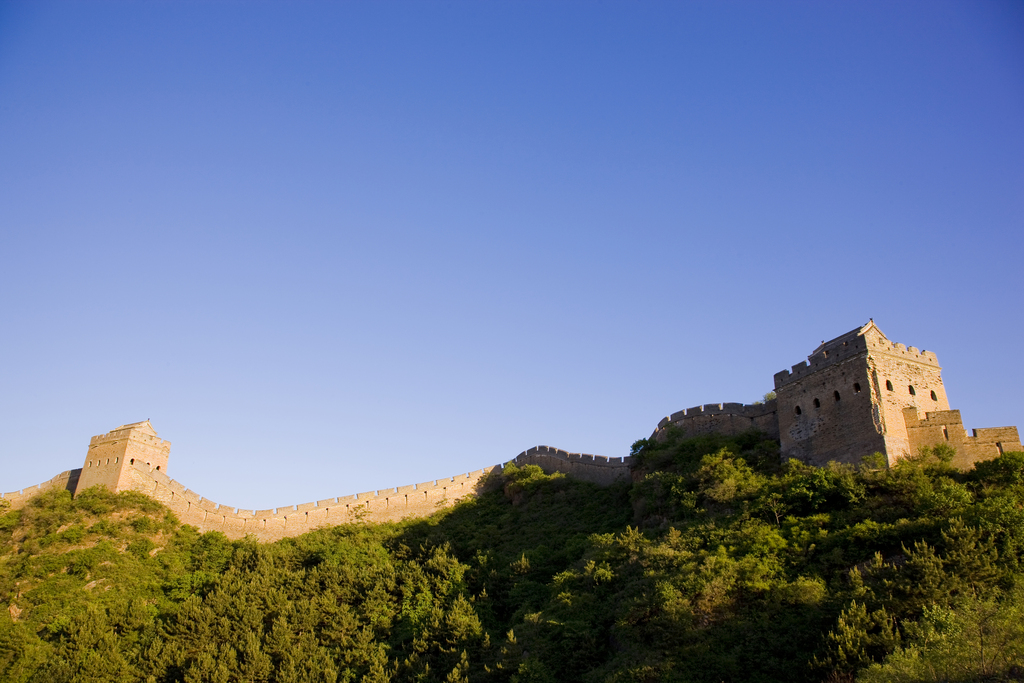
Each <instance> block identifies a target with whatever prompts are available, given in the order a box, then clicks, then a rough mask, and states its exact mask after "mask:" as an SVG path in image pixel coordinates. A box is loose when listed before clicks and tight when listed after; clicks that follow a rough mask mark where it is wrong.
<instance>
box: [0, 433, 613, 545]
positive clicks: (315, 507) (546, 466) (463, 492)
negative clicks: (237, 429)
mask: <svg viewBox="0 0 1024 683" xmlns="http://www.w3.org/2000/svg"><path fill="white" fill-rule="evenodd" d="M629 461H630V458H606V457H603V456H599V455H588V454H584V453H568V452H567V451H563V450H559V449H557V448H551V447H549V446H536V447H534V448H531V449H529V450H527V451H523V452H522V453H520V454H519V455H518V456H516V457H515V459H514V460H513V461H512V462H515V463H516V464H517V465H520V466H522V465H539V466H540V467H541V468H542V469H543V470H544V471H545V472H548V473H553V472H564V473H565V474H566V475H568V476H570V477H572V478H575V479H580V480H582V481H589V482H592V483H595V484H600V485H608V484H611V483H612V482H615V481H620V480H628V479H629ZM501 470H502V465H495V466H493V467H486V468H484V469H481V470H476V471H475V472H468V473H466V474H460V475H458V476H455V477H448V478H445V479H437V480H434V481H428V482H424V483H422V484H412V485H409V486H399V487H397V488H393V489H391V488H389V489H381V490H378V491H367V492H365V493H357V494H354V495H346V496H338V497H337V498H326V499H324V500H318V501H315V502H310V503H302V504H299V505H289V506H287V507H278V508H268V509H265V510H244V509H238V508H234V507H231V506H225V505H220V504H218V503H216V502H214V501H212V500H209V499H207V498H204V497H203V496H202V495H200V494H198V493H196V492H195V491H192V490H189V489H188V488H186V487H185V486H184V485H183V484H181V483H179V482H177V481H175V480H174V479H171V478H170V477H168V476H167V475H166V474H165V473H164V472H163V471H162V470H157V469H156V466H155V465H154V466H153V467H152V468H151V467H150V466H148V465H146V464H145V462H144V461H142V460H139V459H136V460H135V461H134V462H132V461H131V459H129V461H128V462H127V463H126V464H125V466H124V468H123V469H122V476H121V478H120V490H133V491H138V492H140V493H144V494H146V495H148V496H150V497H152V498H153V499H155V500H157V501H159V502H161V503H163V504H164V505H166V506H167V507H168V508H170V510H171V511H172V512H174V514H175V515H177V517H178V519H180V520H181V521H182V522H183V523H185V524H191V525H193V526H195V527H197V528H198V529H199V530H200V531H204V532H206V531H220V532H222V533H224V534H225V535H226V536H227V537H228V538H231V539H239V538H244V537H245V536H248V535H252V536H254V537H255V538H257V539H258V540H260V541H276V540H279V539H282V538H286V537H291V536H298V535H300V534H304V533H306V532H307V531H312V530H313V529H319V528H323V527H330V526H337V525H339V524H350V523H356V522H373V523H380V522H397V521H399V520H402V519H407V518H410V517H425V516H427V515H430V514H433V513H434V512H437V511H438V510H440V509H443V508H446V507H451V506H452V505H454V504H456V503H458V502H459V501H461V500H464V499H466V498H467V497H470V496H475V495H478V494H479V493H481V492H482V491H484V490H485V487H486V485H487V480H488V476H489V475H490V474H491V473H494V472H496V473H499V474H500V472H501ZM80 472H81V470H71V471H69V472H62V473H61V474H59V475H57V476H56V477H54V478H53V479H51V480H50V481H48V482H46V483H44V484H40V485H39V486H32V487H29V488H27V489H24V490H23V491H15V492H12V493H6V494H4V495H3V498H4V499H6V500H9V501H10V502H11V504H12V507H14V508H18V507H22V506H24V504H25V503H26V502H27V501H28V500H29V499H31V498H32V497H33V496H36V495H38V494H39V493H42V492H43V491H45V490H48V489H50V488H53V487H55V486H60V487H63V488H66V489H68V490H70V491H75V490H76V484H77V483H78V474H79V473H80Z"/></svg>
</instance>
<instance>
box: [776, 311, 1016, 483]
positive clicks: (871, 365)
mask: <svg viewBox="0 0 1024 683" xmlns="http://www.w3.org/2000/svg"><path fill="white" fill-rule="evenodd" d="M941 370H942V368H941V367H939V362H938V359H937V358H936V357H935V354H934V353H932V352H930V351H918V350H917V349H915V348H914V347H913V346H911V347H909V348H908V347H906V346H904V345H903V344H897V343H893V342H891V341H889V339H888V338H886V336H885V335H884V334H883V333H882V331H881V330H879V329H878V327H876V326H875V323H874V321H872V322H869V323H868V324H867V325H864V326H863V327H859V328H857V329H855V330H851V331H849V332H847V333H846V334H844V335H841V336H839V337H836V338H835V339H833V340H831V341H827V342H823V343H822V344H821V346H819V347H818V348H817V349H815V350H814V353H812V354H811V355H810V356H808V358H807V361H806V362H803V363H800V364H798V365H794V366H793V368H792V370H791V371H790V370H783V371H782V372H779V373H776V375H775V393H776V395H777V396H778V416H779V418H778V419H779V440H780V442H781V445H782V454H783V456H784V457H790V458H797V459H799V460H803V461H805V462H809V463H811V464H815V465H824V464H825V463H827V462H828V461H830V460H835V461H838V462H847V463H859V462H860V461H861V458H863V457H864V456H865V455H869V454H871V453H875V452H880V453H884V454H885V455H886V457H887V459H888V462H889V464H890V465H892V464H894V463H895V461H896V460H898V459H899V458H903V457H906V456H907V455H908V454H911V453H916V452H917V450H918V449H919V448H920V447H921V446H935V445H937V444H939V443H943V442H948V443H949V445H950V446H953V447H954V448H955V449H956V450H957V457H956V460H955V461H954V464H957V465H959V466H969V463H971V462H976V461H978V460H987V459H989V458H994V457H997V456H998V455H1000V454H1001V453H1002V452H1004V451H1009V450H1020V448H1021V446H1020V436H1019V435H1018V433H1017V429H1016V427H1001V428H996V429H979V430H975V431H974V435H973V436H967V432H966V430H964V428H963V422H962V421H961V419H960V411H958V410H950V409H949V400H948V399H947V398H946V390H945V387H944V386H943V384H942V377H941ZM921 414H924V415H925V418H924V419H920V418H919V415H921Z"/></svg>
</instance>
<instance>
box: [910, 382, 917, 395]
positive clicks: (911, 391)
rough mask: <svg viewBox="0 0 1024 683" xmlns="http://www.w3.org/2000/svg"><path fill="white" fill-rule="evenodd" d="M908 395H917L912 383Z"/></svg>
mask: <svg viewBox="0 0 1024 683" xmlns="http://www.w3.org/2000/svg"><path fill="white" fill-rule="evenodd" d="M910 395H911V396H917V392H916V391H915V390H914V385H913V384H911V385H910Z"/></svg>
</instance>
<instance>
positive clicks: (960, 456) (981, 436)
mask: <svg viewBox="0 0 1024 683" xmlns="http://www.w3.org/2000/svg"><path fill="white" fill-rule="evenodd" d="M903 415H904V422H905V424H906V426H907V433H908V436H909V448H910V449H911V453H916V452H917V451H918V449H919V448H921V447H922V446H927V447H929V448H931V447H934V446H938V445H939V444H947V445H949V446H952V447H953V448H955V449H956V455H955V456H954V457H953V463H952V464H953V465H954V466H955V467H959V468H961V469H970V468H971V466H973V465H974V463H976V462H980V461H982V460H992V459H993V458H998V457H999V456H1000V455H1002V454H1003V453H1009V452H1011V451H1024V448H1022V447H1021V443H1020V434H1019V433H1018V432H1017V428H1016V427H989V428H983V429H975V430H974V431H973V434H972V435H971V436H968V435H967V430H966V429H964V423H963V420H962V419H961V418H960V411H959V410H940V411H936V412H930V413H926V414H925V418H924V419H923V420H922V419H919V418H918V412H917V409H916V408H905V409H904V411H903Z"/></svg>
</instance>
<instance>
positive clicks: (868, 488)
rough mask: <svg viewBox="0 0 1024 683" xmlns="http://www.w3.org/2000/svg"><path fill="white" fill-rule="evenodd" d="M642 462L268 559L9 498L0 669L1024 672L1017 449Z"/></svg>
mask: <svg viewBox="0 0 1024 683" xmlns="http://www.w3.org/2000/svg"><path fill="white" fill-rule="evenodd" d="M632 454H633V455H634V457H635V463H636V467H635V468H634V472H633V475H634V477H633V481H632V482H631V483H623V484H619V485H616V486H612V487H608V488H599V487H596V486H592V485H589V484H586V483H581V482H578V481H573V480H571V479H568V478H566V477H565V476H563V475H560V474H555V475H548V474H545V473H544V472H543V471H542V470H541V469H540V468H539V467H536V466H522V467H520V466H516V465H514V464H511V463H510V464H508V465H507V466H506V467H505V468H504V471H503V472H502V473H501V474H500V475H496V476H497V479H496V480H495V482H496V484H498V485H496V486H494V487H493V491H492V492H490V493H487V494H485V495H482V496H481V497H479V498H477V499H476V500H473V501H467V502H464V503H461V504H460V505H458V506H456V507H455V508H452V509H448V510H444V511H440V512H438V513H437V514H436V515H434V516H433V517H431V518H429V519H420V520H411V521H407V522H404V523H401V524H384V525H372V524H358V525H353V526H341V527H334V528H330V529H324V530H320V531H315V532H312V533H309V534H306V535H304V536H300V537H297V538H292V539H286V540H284V541H280V542H278V543H273V544H267V545H261V544H258V543H255V542H254V541H252V540H251V539H247V540H240V541H229V540H228V539H227V538H225V537H224V536H223V535H222V534H219V533H206V534H201V533H198V532H197V531H196V530H195V529H194V528H192V527H188V526H184V525H181V524H180V523H178V521H177V520H176V519H174V517H173V515H170V513H168V512H167V511H166V509H164V508H162V507H161V506H160V505H159V504H157V503H155V502H154V501H152V500H150V499H149V498H146V497H144V496H140V495H138V494H118V495H114V494H110V493H109V492H107V491H105V490H104V489H93V490H91V491H88V492H85V493H84V494H82V495H80V496H79V497H78V498H76V499H74V500H72V499H71V497H70V495H68V494H67V492H63V491H61V492H57V491H51V492H47V493H45V494H42V495H40V496H38V497H36V498H35V499H33V500H32V501H31V502H30V504H29V505H27V506H26V507H24V508H23V509H21V510H17V511H6V512H5V511H2V510H0V513H2V514H0V604H3V605H7V609H5V610H3V611H0V680H5V681H36V680H46V681H58V682H60V681H140V682H142V681H160V682H164V681H225V682H226V681H296V682H297V681H320V682H334V681H380V682H384V681H391V682H399V681H424V682H426V681H436V682H437V683H442V682H453V683H454V682H463V681H474V682H475V681H481V682H484V683H486V682H489V681H494V682H496V683H513V682H523V683H525V682H527V681H544V682H548V681H550V682H553V681H560V682H561V681H566V682H579V683H591V682H597V681H655V680H657V681H694V682H697V681H707V682H709V683H710V682H712V681H722V680H735V681H739V680H750V681H765V682H767V681H818V680H823V679H829V680H843V679H846V680H852V678H853V677H859V679H860V680H864V681H877V680H897V681H898V680H908V681H909V680H950V681H953V680H979V679H992V680H1000V677H1002V679H1007V680H1008V679H1010V678H1012V676H1016V675H1019V673H1020V672H1019V670H1017V669H1014V668H1013V667H1014V666H1015V663H1016V662H1019V661H1021V658H1022V656H1024V633H1022V631H1021V624H1024V618H1022V617H1024V614H1022V612H1024V592H1022V589H1021V588H1019V586H1021V585H1024V581H1022V577H1024V572H1022V564H1021V563H1022V561H1024V502H1022V501H1024V454H1005V455H1004V456H1002V457H1001V458H999V459H997V460H993V461H989V462H986V463H980V464H979V465H978V466H977V467H976V468H975V469H974V470H973V471H971V472H966V473H964V472H958V471H956V470H954V469H952V468H951V467H949V461H950V459H951V457H952V456H951V454H950V453H949V452H948V451H945V450H943V449H941V448H940V449H931V450H929V451H926V452H924V451H923V452H922V453H920V454H917V455H915V456H914V457H913V458H908V459H906V460H905V461H901V462H900V463H899V464H898V465H897V466H896V467H894V468H892V469H889V468H886V467H884V462H873V463H867V462H866V463H865V465H864V466H862V467H860V468H854V467H848V466H838V465H830V466H828V467H822V468H816V467H809V466H807V465H804V464H802V463H800V462H796V461H789V462H780V460H779V456H778V444H777V443H775V442H772V441H770V440H765V439H764V437H763V436H762V435H759V434H756V433H751V434H746V435H743V436H740V437H737V438H725V437H721V436H708V437H701V438H698V439H682V438H680V437H679V434H678V433H672V431H671V430H669V432H668V434H667V438H665V439H663V440H661V441H652V440H647V439H641V440H640V441H637V442H636V443H635V444H634V445H633V449H632Z"/></svg>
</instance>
